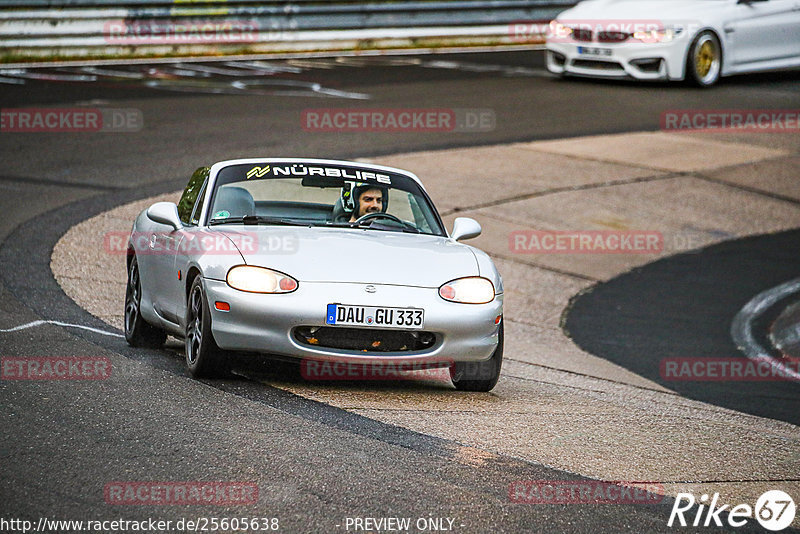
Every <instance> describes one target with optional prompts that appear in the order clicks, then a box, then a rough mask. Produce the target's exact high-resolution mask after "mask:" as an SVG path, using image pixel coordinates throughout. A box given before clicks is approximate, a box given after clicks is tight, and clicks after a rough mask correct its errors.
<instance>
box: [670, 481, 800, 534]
mask: <svg viewBox="0 0 800 534" xmlns="http://www.w3.org/2000/svg"><path fill="white" fill-rule="evenodd" d="M718 502H719V493H715V494H714V496H713V497H712V499H711V502H710V503H709V501H708V495H707V494H703V495H701V496H700V501H699V502H697V511H696V512H694V513H692V512H690V510H691V509H692V508H693V507H694V505H695V503H696V501H695V498H694V495H692V494H691V493H678V496H677V497H675V504H674V505H673V506H672V512H671V513H670V514H669V521H667V526H668V527H671V526H673V525H675V526H681V527H685V526H689V523H688V521H692V515H694V520H693V521H692V523H691V526H693V527H700V526H702V527H709V526H717V527H721V526H723V518H722V517H721V515H722V513H723V512H725V513H727V514H728V515H727V517H726V520H727V523H728V525H730V526H732V527H741V526H744V525H746V524H747V523H748V521H749V520H751V519H753V518H755V519H756V520H757V521H758V522H759V523H760V524H761V526H762V527H764V528H765V529H767V530H771V531H773V532H777V531H779V530H783V529H785V528H786V527H788V526H789V525H791V524H792V521H794V516H795V512H796V506H795V504H794V500H792V498H791V497H790V496H789V494H788V493H786V492H783V491H781V490H770V491H767V492H765V493H764V494H762V495H761V497H759V498H758V500H757V501H756V505H755V507H751V506H750V505H749V504H738V505H736V506H734V507H733V508H730V505H729V504H725V505H722V506H718ZM728 508H730V509H728ZM684 514H685V515H686V516H688V520H687V518H686V517H684ZM676 519H677V524H675V523H676V521H675V520H676Z"/></svg>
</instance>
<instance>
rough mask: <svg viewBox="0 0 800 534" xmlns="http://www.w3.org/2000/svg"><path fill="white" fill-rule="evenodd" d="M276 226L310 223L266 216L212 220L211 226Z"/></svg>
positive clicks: (305, 224) (209, 222) (306, 224)
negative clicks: (238, 224) (239, 224)
mask: <svg viewBox="0 0 800 534" xmlns="http://www.w3.org/2000/svg"><path fill="white" fill-rule="evenodd" d="M232 223H233V224H237V223H241V224H275V225H282V226H308V223H304V222H300V221H293V220H291V219H279V218H277V217H266V216H264V215H245V216H244V217H227V218H225V219H211V220H210V221H208V225H209V226H215V225H218V224H232Z"/></svg>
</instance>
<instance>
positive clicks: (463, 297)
mask: <svg viewBox="0 0 800 534" xmlns="http://www.w3.org/2000/svg"><path fill="white" fill-rule="evenodd" d="M439 296H440V297H442V298H443V299H444V300H449V301H451V302H462V303H464V304H486V303H487V302H491V301H492V300H494V285H493V284H492V282H491V280H489V279H487V278H481V277H479V276H470V277H469V278H459V279H457V280H451V281H450V282H447V283H446V284H444V285H443V286H442V287H440V288H439Z"/></svg>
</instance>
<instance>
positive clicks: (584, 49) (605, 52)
mask: <svg viewBox="0 0 800 534" xmlns="http://www.w3.org/2000/svg"><path fill="white" fill-rule="evenodd" d="M578 53H579V54H581V55H584V56H601V57H611V49H610V48H592V47H589V46H579V47H578Z"/></svg>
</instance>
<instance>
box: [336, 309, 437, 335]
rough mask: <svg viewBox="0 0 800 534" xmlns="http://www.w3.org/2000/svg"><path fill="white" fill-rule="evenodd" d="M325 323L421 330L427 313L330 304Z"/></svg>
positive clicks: (415, 310)
mask: <svg viewBox="0 0 800 534" xmlns="http://www.w3.org/2000/svg"><path fill="white" fill-rule="evenodd" d="M325 323H326V324H330V325H336V326H366V327H370V328H402V329H403V330H420V329H422V328H423V327H424V326H425V311H424V310H422V309H420V308H382V307H380V306H351V305H347V304H328V313H327V315H326V318H325Z"/></svg>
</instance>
